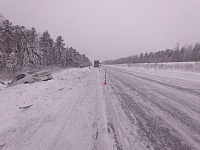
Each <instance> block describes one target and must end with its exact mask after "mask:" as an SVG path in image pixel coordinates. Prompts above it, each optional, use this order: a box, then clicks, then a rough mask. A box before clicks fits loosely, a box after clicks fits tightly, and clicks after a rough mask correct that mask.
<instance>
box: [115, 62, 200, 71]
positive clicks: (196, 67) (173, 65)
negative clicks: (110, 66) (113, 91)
mask: <svg viewBox="0 0 200 150" xmlns="http://www.w3.org/2000/svg"><path fill="white" fill-rule="evenodd" d="M114 66H123V67H129V68H144V69H154V70H170V71H185V72H195V73H199V72H200V62H168V63H130V64H119V65H114Z"/></svg>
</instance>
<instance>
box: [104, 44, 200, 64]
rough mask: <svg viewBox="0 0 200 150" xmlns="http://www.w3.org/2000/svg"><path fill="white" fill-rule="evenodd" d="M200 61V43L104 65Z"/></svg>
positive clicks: (105, 62) (135, 56)
mask: <svg viewBox="0 0 200 150" xmlns="http://www.w3.org/2000/svg"><path fill="white" fill-rule="evenodd" d="M191 61H200V43H196V44H195V45H194V46H192V45H191V46H183V47H181V48H179V46H177V47H176V48H175V49H166V50H162V51H158V52H149V53H147V52H146V53H140V54H139V55H134V56H128V57H124V58H119V59H116V60H106V61H104V62H102V63H103V64H108V65H109V64H126V63H163V62H191Z"/></svg>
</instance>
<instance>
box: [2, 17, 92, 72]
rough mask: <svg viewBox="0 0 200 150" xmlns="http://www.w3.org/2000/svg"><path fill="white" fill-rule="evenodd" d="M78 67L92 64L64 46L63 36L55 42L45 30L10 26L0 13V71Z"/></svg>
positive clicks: (81, 55)
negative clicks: (40, 31) (47, 67)
mask: <svg viewBox="0 0 200 150" xmlns="http://www.w3.org/2000/svg"><path fill="white" fill-rule="evenodd" d="M54 65H57V66H62V67H79V66H80V65H82V66H89V65H91V62H90V60H89V59H88V58H87V57H86V56H85V55H84V54H80V53H79V52H77V51H76V49H74V48H72V47H70V48H68V47H65V43H64V39H63V38H62V36H58V37H57V38H56V40H55V41H54V40H53V39H52V38H51V35H50V33H49V32H48V31H45V32H43V34H42V35H39V34H38V33H37V31H36V29H35V28H34V27H32V28H31V29H27V28H25V27H24V26H20V25H12V23H11V22H10V21H9V20H5V19H4V18H3V16H2V15H1V14H0V71H19V70H22V69H31V68H38V67H43V66H54Z"/></svg>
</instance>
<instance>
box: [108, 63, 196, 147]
mask: <svg viewBox="0 0 200 150" xmlns="http://www.w3.org/2000/svg"><path fill="white" fill-rule="evenodd" d="M105 68H106V69H107V76H108V83H109V86H110V88H111V90H112V92H113V94H114V95H116V97H117V98H118V100H119V102H120V104H121V108H122V109H123V110H124V111H125V113H126V115H127V117H128V118H129V120H130V122H131V123H132V124H133V125H134V126H137V128H138V130H137V133H138V135H139V138H140V140H141V141H144V142H146V143H149V146H148V147H147V148H149V149H177V150H178V149H179V150H189V149H197V150H198V149H200V78H198V75H197V74H192V73H188V74H187V73H176V72H167V71H166V72H165V71H151V70H150V71H149V70H142V69H141V70H140V69H137V70H127V69H122V68H115V67H105Z"/></svg>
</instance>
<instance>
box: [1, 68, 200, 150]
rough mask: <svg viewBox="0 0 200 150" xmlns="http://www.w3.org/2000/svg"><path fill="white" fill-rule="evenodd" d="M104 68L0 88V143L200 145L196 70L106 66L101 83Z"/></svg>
mask: <svg viewBox="0 0 200 150" xmlns="http://www.w3.org/2000/svg"><path fill="white" fill-rule="evenodd" d="M104 69H105V68H100V70H99V69H97V68H92V69H89V68H82V69H80V68H75V69H67V70H63V71H60V72H57V73H54V74H53V76H54V80H51V81H48V82H38V83H34V84H30V85H29V84H25V85H17V86H13V87H10V88H2V90H0V149H2V150H153V149H156V150H165V149H166V150H174V149H177V150H186V149H187V150H189V149H196V150H199V149H200V78H199V75H198V74H194V73H177V72H167V71H152V70H130V69H124V68H116V67H106V69H107V78H108V85H103V82H104ZM30 104H33V105H32V106H31V107H29V108H26V109H19V108H20V107H22V106H27V105H30Z"/></svg>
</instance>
